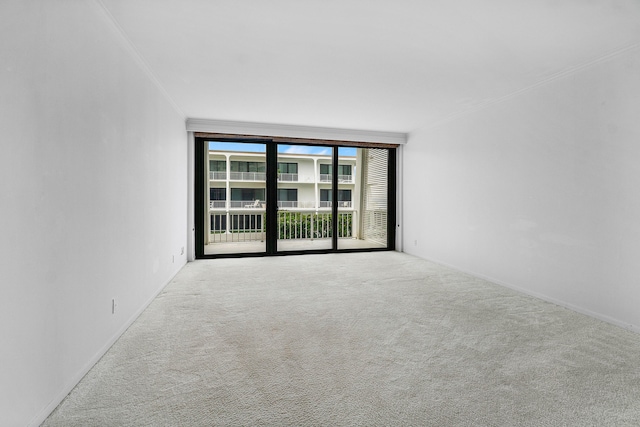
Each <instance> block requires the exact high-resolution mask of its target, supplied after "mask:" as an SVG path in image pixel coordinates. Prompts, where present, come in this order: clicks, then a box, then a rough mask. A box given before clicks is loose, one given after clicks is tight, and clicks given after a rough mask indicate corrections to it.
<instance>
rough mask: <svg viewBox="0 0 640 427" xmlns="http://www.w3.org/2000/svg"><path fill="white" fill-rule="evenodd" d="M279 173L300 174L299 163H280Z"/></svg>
mask: <svg viewBox="0 0 640 427" xmlns="http://www.w3.org/2000/svg"><path fill="white" fill-rule="evenodd" d="M278 172H279V173H298V164H297V163H278Z"/></svg>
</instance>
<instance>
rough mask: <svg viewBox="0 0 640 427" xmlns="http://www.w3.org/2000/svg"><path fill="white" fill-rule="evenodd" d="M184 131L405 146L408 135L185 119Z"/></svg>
mask: <svg viewBox="0 0 640 427" xmlns="http://www.w3.org/2000/svg"><path fill="white" fill-rule="evenodd" d="M186 126H187V131H189V132H211V133H225V134H239V135H256V136H279V137H289V138H309V139H326V140H337V141H353V142H370V143H376V142H377V143H384V144H406V143H407V134H406V133H401V132H381V131H371V130H357V129H340V128H328V127H316V126H297V125H281V124H272V123H256V122H238V121H230V120H213V119H187V121H186Z"/></svg>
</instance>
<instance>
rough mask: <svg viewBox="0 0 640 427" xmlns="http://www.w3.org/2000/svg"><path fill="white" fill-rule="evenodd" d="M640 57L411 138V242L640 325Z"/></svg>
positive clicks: (407, 173)
mask: <svg viewBox="0 0 640 427" xmlns="http://www.w3.org/2000/svg"><path fill="white" fill-rule="evenodd" d="M638 76H640V52H639V51H638V50H637V49H636V50H632V51H627V52H626V53H624V54H621V55H618V56H616V57H614V58H610V59H608V60H606V61H602V62H599V63H596V64H593V65H592V66H590V67H588V68H586V69H583V70H582V71H580V72H578V73H575V74H573V75H571V76H568V77H565V78H562V79H559V80H556V81H553V82H550V83H548V84H545V85H543V86H539V87H537V88H533V89H531V90H529V91H526V92H524V93H521V94H520V95H518V96H515V97H512V98H511V99H508V100H505V101H503V102H501V103H499V104H494V105H493V106H490V107H488V108H485V109H483V110H481V111H477V112H474V113H470V114H467V115H465V116H463V117H460V118H458V119H456V120H453V121H451V122H449V123H446V124H442V125H440V126H438V127H434V128H431V129H426V128H425V129H422V130H418V131H416V132H414V133H413V134H411V135H410V138H409V142H408V144H407V145H406V146H405V152H404V173H403V179H404V220H405V221H404V230H405V232H404V236H403V237H404V248H405V251H406V252H408V253H411V254H415V255H418V256H420V257H423V258H427V259H431V260H435V261H439V262H442V263H444V264H448V265H451V266H453V267H455V268H458V269H461V270H464V271H468V272H471V273H472V274H475V275H478V276H483V277H487V278H490V279H492V280H494V281H497V282H499V283H502V284H505V285H508V286H511V287H515V288H519V289H522V290H524V291H525V292H527V293H530V294H534V295H538V296H542V297H544V298H546V299H548V300H552V301H556V302H559V303H561V304H563V305H566V306H570V307H573V308H575V309H578V310H579V311H583V312H586V313H590V314H592V315H595V316H598V317H601V318H604V319H607V320H609V321H612V322H614V323H618V324H620V325H623V326H631V327H633V328H634V329H635V330H640V329H639V328H640V310H638V307H640V262H639V261H638V257H639V256H640V188H639V185H640V163H639V161H640V119H639V118H640V115H639V112H640V78H638Z"/></svg>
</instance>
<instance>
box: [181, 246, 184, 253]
mask: <svg viewBox="0 0 640 427" xmlns="http://www.w3.org/2000/svg"><path fill="white" fill-rule="evenodd" d="M180 255H184V246H183V247H181V248H180Z"/></svg>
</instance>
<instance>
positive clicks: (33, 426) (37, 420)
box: [28, 261, 187, 427]
mask: <svg viewBox="0 0 640 427" xmlns="http://www.w3.org/2000/svg"><path fill="white" fill-rule="evenodd" d="M186 264H187V263H186V261H185V263H184V264H183V265H182V266H180V268H178V270H177V271H176V272H175V273H174V274H173V275H172V276H171V277H170V278H169V280H167V281H166V282H165V283H163V284H162V285H161V286H160V287H159V288H158V289H157V290H156V292H154V293H153V295H152V296H151V297H150V298H148V299H147V301H145V302H144V304H143V305H142V306H141V307H140V308H139V309H138V310H137V311H136V312H135V313H134V314H133V315H132V316H131V317H130V318H129V319H128V320H127V321H126V322H125V323H124V324H123V325H122V326H121V327H120V329H118V331H117V332H116V333H115V334H114V335H113V336H112V337H111V338H110V339H109V340H108V341H107V343H106V344H105V345H104V346H102V348H101V349H100V350H98V352H97V353H96V354H95V355H94V356H93V357H92V358H91V359H89V361H88V362H87V363H86V364H85V365H84V366H83V367H82V368H81V369H80V370H79V371H78V372H77V373H76V374H75V375H74V376H73V377H72V378H71V379H70V380H69V381H68V382H67V383H66V384H65V386H64V387H62V389H61V390H60V392H59V393H58V394H56V396H55V397H54V398H53V399H52V400H51V402H50V403H49V404H48V405H47V406H45V407H44V408H43V409H42V410H41V411H40V412H38V414H36V416H35V417H33V418H32V419H31V421H30V422H29V424H28V426H29V427H37V426H39V425H40V424H42V423H43V422H44V420H46V419H47V417H48V416H49V415H51V413H52V412H53V411H54V410H55V409H56V408H57V407H58V405H60V403H61V402H62V401H63V400H64V398H65V397H67V395H68V394H69V393H71V390H73V389H74V387H75V386H76V385H78V383H79V382H80V380H82V378H84V376H85V375H87V373H88V372H89V371H90V370H91V368H93V366H94V365H95V364H96V363H98V361H99V360H100V359H101V358H102V356H104V355H105V353H106V352H107V351H109V349H110V348H111V347H112V346H113V345H114V344H115V343H116V341H118V339H119V338H120V337H121V336H122V334H124V333H125V331H126V330H127V329H129V326H131V324H132V323H133V322H135V321H136V319H137V318H138V317H140V315H141V314H142V312H144V311H145V310H146V309H147V307H148V306H149V304H151V303H152V302H153V300H154V299H156V297H157V296H158V295H159V294H160V292H162V290H163V289H164V288H165V287H166V286H167V285H168V284H169V283H171V281H172V280H173V279H174V277H176V275H177V274H178V273H179V272H180V270H182V268H183V267H184V266H185V265H186Z"/></svg>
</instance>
